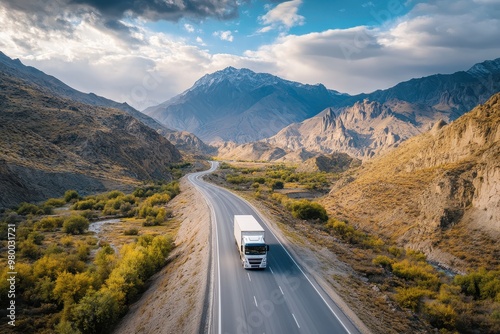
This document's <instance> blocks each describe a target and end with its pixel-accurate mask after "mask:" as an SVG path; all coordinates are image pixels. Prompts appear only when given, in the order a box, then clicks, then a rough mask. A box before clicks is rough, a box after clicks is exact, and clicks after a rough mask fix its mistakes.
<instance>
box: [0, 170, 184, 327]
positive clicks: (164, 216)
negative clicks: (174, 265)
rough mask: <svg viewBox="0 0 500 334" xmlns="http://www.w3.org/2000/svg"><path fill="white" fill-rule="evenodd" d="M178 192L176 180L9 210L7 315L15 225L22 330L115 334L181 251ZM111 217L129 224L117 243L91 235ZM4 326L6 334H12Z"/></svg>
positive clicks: (2, 302)
mask: <svg viewBox="0 0 500 334" xmlns="http://www.w3.org/2000/svg"><path fill="white" fill-rule="evenodd" d="M176 168H177V167H174V170H175V169H176ZM178 168H179V169H180V168H182V167H178ZM179 192H180V189H179V184H178V182H176V181H174V182H168V183H166V182H155V183H150V184H144V185H143V186H140V187H138V188H136V189H135V190H134V191H133V192H132V193H129V194H125V193H123V192H121V191H118V190H114V191H110V192H107V193H103V194H96V195H90V196H85V197H82V196H80V195H79V194H78V193H77V192H76V191H74V190H68V191H67V192H66V193H65V195H64V196H63V197H62V198H51V199H48V200H47V201H45V202H44V203H41V204H32V203H22V204H20V205H19V206H18V207H17V208H15V209H13V210H7V211H6V212H5V213H4V214H3V216H2V218H1V221H0V240H1V241H0V247H1V251H0V254H1V255H0V256H1V257H0V264H1V271H0V306H1V308H2V309H3V310H6V308H7V306H8V303H9V302H10V301H9V299H8V298H7V295H8V291H9V282H8V281H7V278H8V274H7V273H8V272H9V269H8V267H7V232H8V231H7V224H15V226H16V264H15V269H16V271H17V277H16V298H15V300H16V309H17V310H18V312H17V314H16V327H15V330H16V331H19V332H23V333H108V332H110V330H111V329H112V328H113V326H114V325H115V323H116V322H117V320H118V319H119V318H120V317H121V316H123V315H124V314H125V313H126V311H127V309H128V306H129V305H130V304H131V303H132V302H133V301H135V300H136V299H137V298H138V296H139V295H140V294H141V293H142V292H143V291H144V290H145V288H146V286H147V282H148V279H149V278H150V277H151V276H152V275H153V274H154V273H156V272H158V271H159V270H160V269H161V268H162V267H163V266H165V264H166V262H167V257H168V255H169V253H170V252H171V250H172V249H173V248H174V243H173V238H174V233H173V231H175V227H174V225H175V224H176V222H175V218H174V217H172V213H171V212H170V211H169V210H168V209H167V208H166V205H167V204H168V203H169V202H170V201H171V200H172V199H173V198H174V197H175V196H176V195H178V194H179ZM111 218H113V219H115V220H119V221H120V223H121V224H122V225H124V226H125V227H127V226H128V227H127V228H126V229H125V230H124V231H123V232H122V233H121V234H120V235H115V236H113V238H111V240H112V243H111V242H107V241H105V240H101V239H99V238H98V237H97V236H96V234H95V233H93V232H89V230H88V229H89V227H90V226H91V225H92V224H93V222H95V221H98V220H99V221H100V220H104V219H111ZM1 314H2V317H4V315H6V313H5V311H2V313H1ZM5 319H7V318H6V317H5ZM5 326H8V325H7V321H4V322H2V323H1V324H0V331H1V332H8V331H10V330H11V329H12V328H10V327H9V328H7V327H5Z"/></svg>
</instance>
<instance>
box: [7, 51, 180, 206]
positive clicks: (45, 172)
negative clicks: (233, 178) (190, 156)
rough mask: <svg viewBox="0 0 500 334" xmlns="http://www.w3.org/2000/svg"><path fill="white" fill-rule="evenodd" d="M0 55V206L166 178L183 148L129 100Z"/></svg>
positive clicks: (168, 177)
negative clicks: (81, 88)
mask: <svg viewBox="0 0 500 334" xmlns="http://www.w3.org/2000/svg"><path fill="white" fill-rule="evenodd" d="M0 56H1V57H0V59H1V61H0V119H1V123H0V188H1V197H0V208H5V207H11V206H14V205H17V204H19V203H20V202H22V201H27V202H36V201H42V200H45V199H47V198H49V197H59V196H61V195H62V194H63V193H64V191H65V190H68V189H75V190H77V191H79V192H80V193H81V194H87V193H91V192H97V191H104V190H106V189H112V188H117V187H118V188H120V187H124V186H125V187H126V186H129V187H130V186H131V185H133V184H137V183H138V182H140V181H144V180H151V179H167V180H168V179H171V174H170V172H169V170H168V168H167V167H168V165H169V164H171V163H175V162H178V161H179V160H180V159H181V154H180V153H179V151H178V150H177V149H176V148H175V147H174V146H173V145H172V144H171V143H170V142H169V141H168V140H167V139H166V138H165V137H163V136H162V135H160V134H159V133H158V132H157V131H156V130H155V129H152V128H151V127H149V126H147V125H146V124H144V123H143V122H142V121H140V120H138V119H137V118H135V117H133V116H132V115H131V112H132V113H133V109H132V108H130V110H129V111H128V112H125V111H124V110H123V109H129V108H128V107H127V106H126V105H124V104H118V103H116V102H113V101H111V100H107V99H104V98H101V97H98V96H96V95H94V94H89V95H85V94H83V93H80V92H77V91H75V90H73V89H72V88H70V87H68V86H66V85H64V84H63V83H61V82H60V81H59V80H57V79H55V78H53V77H50V76H47V75H46V74H44V73H43V72H40V71H38V70H36V69H34V68H31V67H26V66H24V65H22V64H21V63H20V62H19V61H16V60H11V59H10V58H8V57H6V56H4V55H3V54H2V55H0ZM80 101H84V102H80ZM103 105H105V106H103ZM137 113H138V112H137ZM139 114H140V113H139ZM139 114H137V115H136V116H138V118H139V119H145V120H146V123H147V122H148V120H147V119H146V117H147V116H145V115H143V116H140V115H139ZM151 121H152V122H154V121H153V120H151ZM160 126H161V125H160Z"/></svg>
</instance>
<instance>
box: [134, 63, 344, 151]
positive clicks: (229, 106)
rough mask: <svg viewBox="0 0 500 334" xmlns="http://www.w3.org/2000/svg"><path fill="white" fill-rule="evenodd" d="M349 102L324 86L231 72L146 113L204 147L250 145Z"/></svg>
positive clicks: (245, 71) (221, 73) (210, 78)
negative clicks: (198, 140)
mask: <svg viewBox="0 0 500 334" xmlns="http://www.w3.org/2000/svg"><path fill="white" fill-rule="evenodd" d="M348 97H349V96H348V95H345V94H340V93H338V92H336V91H332V90H328V89H326V88H325V86H323V85H321V84H318V85H303V84H300V83H297V82H292V81H287V80H283V79H280V78H278V77H276V76H273V75H270V74H265V73H255V72H252V71H250V70H248V69H235V68H233V67H228V68H226V69H224V70H221V71H217V72H215V73H212V74H207V75H205V76H203V77H202V78H201V79H199V80H198V81H197V82H196V83H195V84H194V85H193V87H191V88H190V89H188V90H187V91H185V92H183V93H182V94H180V95H178V96H176V97H174V98H172V99H170V100H168V101H166V102H164V103H162V104H160V105H158V106H154V107H150V108H147V109H146V110H144V113H145V114H147V115H150V116H151V117H153V118H155V119H156V120H158V121H159V122H161V123H162V124H164V125H165V126H167V127H169V128H172V129H176V130H184V131H188V132H192V133H194V134H195V135H197V136H198V137H200V138H201V139H202V140H204V141H205V142H216V141H233V142H236V143H246V142H251V141H255V140H259V139H263V138H267V137H270V136H272V135H274V134H276V133H277V132H278V131H279V130H281V129H282V128H283V127H285V126H287V125H289V124H291V123H293V122H300V121H302V120H304V119H307V118H309V117H312V116H314V115H316V114H317V113H319V112H320V111H321V110H323V109H324V108H326V107H329V106H332V105H336V104H338V103H339V102H340V101H343V100H344V99H346V98H348Z"/></svg>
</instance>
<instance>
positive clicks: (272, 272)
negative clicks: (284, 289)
mask: <svg viewBox="0 0 500 334" xmlns="http://www.w3.org/2000/svg"><path fill="white" fill-rule="evenodd" d="M269 270H271V274H273V275H274V271H273V269H272V268H271V267H269Z"/></svg>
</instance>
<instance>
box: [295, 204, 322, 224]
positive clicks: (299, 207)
mask: <svg viewBox="0 0 500 334" xmlns="http://www.w3.org/2000/svg"><path fill="white" fill-rule="evenodd" d="M290 209H291V211H292V215H293V216H294V217H295V218H299V219H305V220H313V219H318V220H321V221H327V220H328V215H327V213H326V210H325V208H324V207H323V206H321V204H319V203H315V202H310V201H308V200H300V201H292V202H291V204H290Z"/></svg>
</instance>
